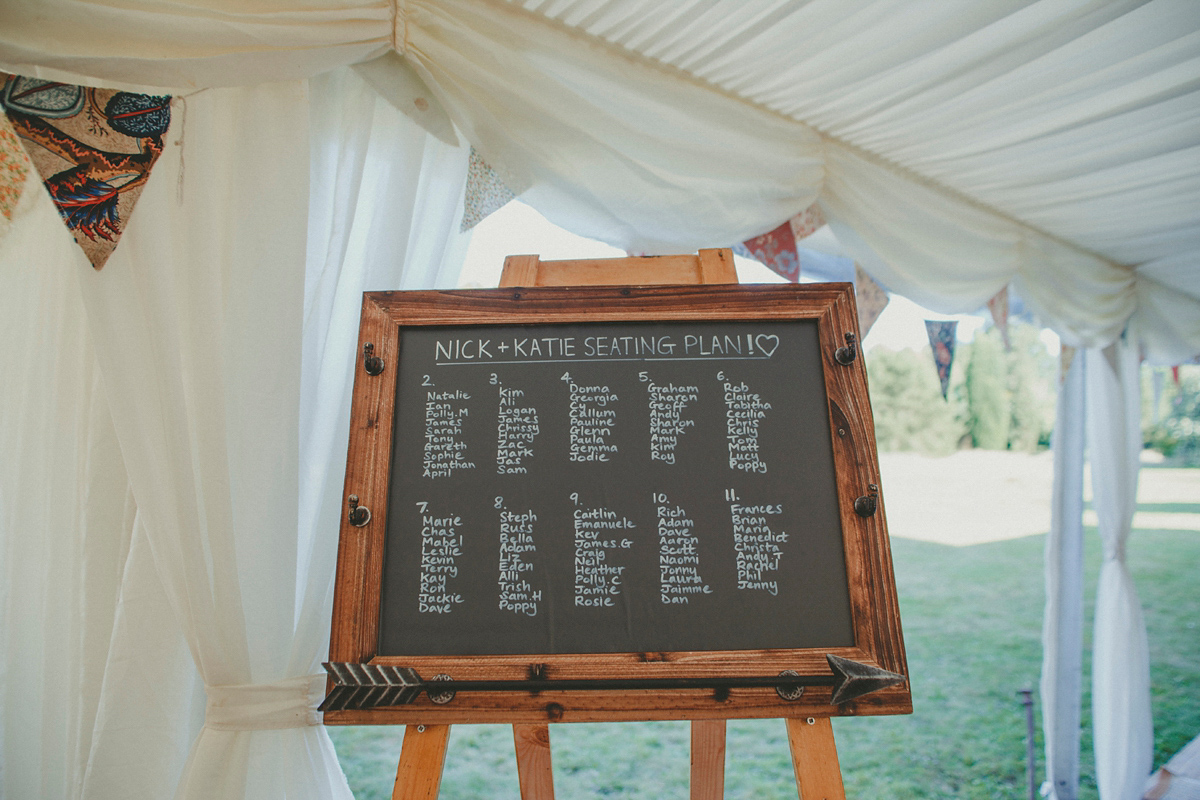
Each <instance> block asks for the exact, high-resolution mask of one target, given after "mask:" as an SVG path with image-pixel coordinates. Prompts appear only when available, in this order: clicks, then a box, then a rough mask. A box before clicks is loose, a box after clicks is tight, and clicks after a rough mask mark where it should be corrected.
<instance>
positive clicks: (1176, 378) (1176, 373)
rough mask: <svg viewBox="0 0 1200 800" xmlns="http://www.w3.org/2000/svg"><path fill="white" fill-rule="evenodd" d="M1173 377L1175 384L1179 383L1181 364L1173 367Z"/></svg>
mask: <svg viewBox="0 0 1200 800" xmlns="http://www.w3.org/2000/svg"><path fill="white" fill-rule="evenodd" d="M1171 378H1172V379H1173V380H1174V381H1175V385H1176V386H1178V385H1179V365H1178V364H1176V365H1175V366H1173V367H1171Z"/></svg>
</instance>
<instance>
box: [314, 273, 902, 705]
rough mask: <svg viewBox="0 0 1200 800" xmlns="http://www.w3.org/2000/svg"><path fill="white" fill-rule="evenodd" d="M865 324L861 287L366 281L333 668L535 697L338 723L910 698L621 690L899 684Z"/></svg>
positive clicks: (476, 699) (468, 697)
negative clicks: (726, 683)
mask: <svg viewBox="0 0 1200 800" xmlns="http://www.w3.org/2000/svg"><path fill="white" fill-rule="evenodd" d="M857 333H858V331H857V319H856V312H855V307H854V298H853V288H852V286H851V285H850V284H820V285H804V286H795V285H785V286H778V285H770V286H745V285H741V286H738V285H709V286H659V287H586V288H585V287H578V288H574V287H572V288H521V289H496V290H461V291H428V292H426V291H422V292H375V293H368V294H366V295H364V299H363V312H362V323H361V327H360V339H359V349H360V352H364V351H367V352H369V356H370V359H368V358H365V357H364V358H361V359H360V361H359V364H358V366H357V369H356V377H355V388H354V398H353V407H352V412H351V433H350V447H349V458H348V463H347V470H346V484H345V487H346V488H345V494H346V497H347V500H348V501H349V500H350V498H351V497H353V502H352V503H350V504H349V506H348V511H350V508H352V507H353V506H354V505H357V506H359V508H357V509H356V510H355V511H356V513H355V514H351V513H348V514H347V515H346V517H345V518H344V519H343V522H342V526H341V534H340V541H339V550H338V566H337V581H336V586H335V596H334V612H333V625H332V636H331V642H330V661H331V662H336V663H344V664H353V665H357V664H368V665H375V666H383V667H406V668H411V669H413V670H415V673H416V674H419V675H420V676H421V678H422V679H430V678H432V677H433V676H436V675H446V676H449V677H450V678H451V679H452V680H454V681H515V682H529V681H531V680H533V681H536V683H529V685H530V686H536V688H535V689H533V690H487V691H460V692H458V693H457V694H456V695H455V696H454V697H453V699H452V700H450V701H449V702H445V703H437V702H433V700H431V699H430V696H429V694H428V693H419V694H418V695H417V696H416V697H415V699H412V700H411V702H409V703H407V704H404V705H388V706H383V707H360V708H343V709H341V710H328V711H326V714H325V721H326V722H327V723H331V724H407V723H414V722H422V723H427V724H441V723H472V722H504V723H513V722H545V721H555V722H569V721H600V720H608V721H616V720H644V719H706V718H748V717H804V716H831V715H863V714H903V713H909V712H911V710H912V704H911V694H910V691H909V687H908V683H907V680H903V681H900V682H899V683H896V684H894V685H890V686H886V687H884V688H881V689H878V690H876V691H872V692H870V693H867V694H864V695H861V696H859V697H856V698H854V699H852V700H849V701H848V702H841V703H838V704H836V705H834V704H831V702H830V700H831V693H832V692H833V691H834V689H833V688H832V687H830V686H829V685H823V686H822V685H815V686H809V687H807V688H806V689H805V691H804V692H803V694H801V695H800V696H799V698H798V699H787V697H793V698H794V693H788V692H777V691H776V690H775V689H774V688H772V687H769V686H746V687H734V688H728V687H720V688H690V687H688V688H684V687H674V688H655V689H645V688H631V687H633V686H636V685H637V683H636V682H637V681H643V682H644V683H643V685H652V684H654V682H655V681H660V682H661V681H668V682H669V681H671V680H676V681H679V682H681V683H686V682H687V681H698V682H703V681H705V680H712V679H737V678H739V677H740V678H745V677H747V676H758V677H762V676H775V675H778V674H780V673H783V672H785V671H793V672H795V673H798V674H799V675H801V676H812V677H813V678H814V679H815V682H817V683H820V682H821V680H826V683H828V681H827V679H828V678H829V677H830V676H832V674H833V673H832V671H831V666H830V661H829V659H828V656H830V655H832V656H834V657H836V658H843V659H849V660H851V661H853V662H856V663H858V664H862V665H865V666H866V667H868V668H880V669H883V670H887V671H890V672H893V673H897V674H898V675H900V676H903V677H904V678H907V674H908V672H907V664H906V661H905V655H904V644H903V637H902V634H901V628H900V616H899V609H898V605H897V600H896V590H895V581H894V577H893V573H892V564H891V554H890V549H889V543H888V537H887V527H886V522H885V518H884V510H883V504H882V500H881V498H880V497H879V496H878V489H877V487H878V484H879V467H878V458H877V454H876V447H875V437H874V427H873V423H872V418H871V411H870V404H869V401H868V398H867V386H866V371H865V368H864V366H863V361H862V358H861V357H857V351H856V347H855V344H854V338H855V337H856V336H857ZM847 334H849V336H847ZM374 359H378V361H375V360H374ZM372 373H375V374H372ZM856 507H857V509H858V510H857V511H856ZM363 509H369V511H370V515H369V519H367V515H366V513H365V511H364V510H363ZM364 520H365V524H364ZM355 523H358V524H355ZM609 680H612V681H617V683H614V684H613V686H612V688H605V689H601V690H595V689H594V688H590V687H589V688H586V689H584V688H566V689H561V688H557V685H556V684H554V683H547V681H549V682H554V681H565V682H568V683H563V684H559V685H562V686H579V685H581V684H574V685H572V684H569V682H570V681H609ZM518 685H520V684H518ZM330 686H331V688H332V687H333V686H334V682H333V680H332V679H331V683H330ZM438 699H444V698H438Z"/></svg>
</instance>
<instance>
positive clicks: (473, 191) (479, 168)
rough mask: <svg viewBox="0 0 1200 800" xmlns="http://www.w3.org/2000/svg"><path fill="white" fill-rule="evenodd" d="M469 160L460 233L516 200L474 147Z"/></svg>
mask: <svg viewBox="0 0 1200 800" xmlns="http://www.w3.org/2000/svg"><path fill="white" fill-rule="evenodd" d="M469 159H470V160H469V161H468V162H467V190H466V196H465V197H464V198H463V218H462V225H460V226H459V232H460V233H465V232H466V231H469V230H471V228H474V227H475V226H476V225H478V224H479V223H481V222H483V220H484V219H485V218H486V217H487V216H488V215H489V214H493V213H495V212H497V211H499V210H500V209H502V208H504V206H506V205H508V203H509V201H511V200H515V199H516V195H514V194H513V193H512V190H510V189H509V188H508V187H507V186H505V185H504V181H502V180H500V176H499V175H497V174H496V171H495V170H493V169H492V168H491V167H490V166H488V163H487V162H486V161H484V160H483V157H482V156H480V155H479V153H478V152H477V151H476V150H475V148H474V147H472V148H471V155H470V157H469Z"/></svg>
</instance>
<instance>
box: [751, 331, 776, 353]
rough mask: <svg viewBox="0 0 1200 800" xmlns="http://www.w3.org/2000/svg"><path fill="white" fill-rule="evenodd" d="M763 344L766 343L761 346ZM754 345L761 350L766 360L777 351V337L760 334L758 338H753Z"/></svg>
mask: <svg viewBox="0 0 1200 800" xmlns="http://www.w3.org/2000/svg"><path fill="white" fill-rule="evenodd" d="M763 342H766V344H763ZM754 345H755V347H757V348H758V349H759V350H762V351H763V352H764V353H766V354H767V358H770V357H771V356H773V355H774V354H775V351H776V350H778V349H779V337H778V336H776V335H775V334H773V333H771V334H766V333H760V334H759V335H758V336H756V337H754Z"/></svg>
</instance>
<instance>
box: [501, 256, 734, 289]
mask: <svg viewBox="0 0 1200 800" xmlns="http://www.w3.org/2000/svg"><path fill="white" fill-rule="evenodd" d="M701 283H737V272H736V271H734V268H733V251H732V250H730V249H728V248H724V249H719V250H701V251H700V252H699V253H698V254H697V255H690V254H684V255H671V256H632V257H629V258H580V259H571V260H567V261H542V260H540V258H539V257H538V256H509V257H508V258H507V259H505V261H504V272H503V273H502V274H501V276H500V286H502V287H513V286H626V285H630V286H653V285H662V284H701Z"/></svg>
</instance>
